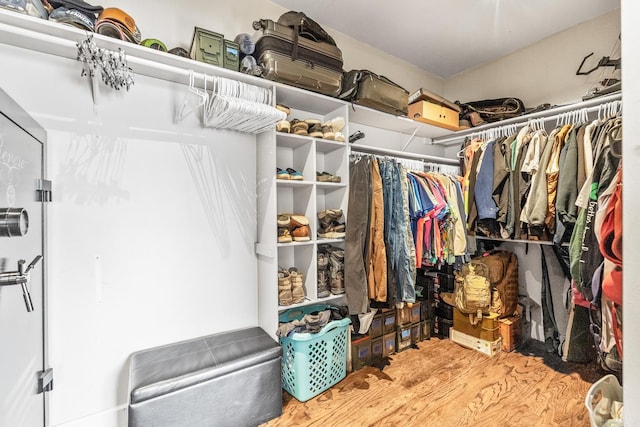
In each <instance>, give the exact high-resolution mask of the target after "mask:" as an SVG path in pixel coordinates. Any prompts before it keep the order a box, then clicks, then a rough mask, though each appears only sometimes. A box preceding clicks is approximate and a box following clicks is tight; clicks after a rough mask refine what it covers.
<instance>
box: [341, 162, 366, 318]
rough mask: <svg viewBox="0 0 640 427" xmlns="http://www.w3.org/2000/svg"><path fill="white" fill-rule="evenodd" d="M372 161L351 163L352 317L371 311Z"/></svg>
mask: <svg viewBox="0 0 640 427" xmlns="http://www.w3.org/2000/svg"><path fill="white" fill-rule="evenodd" d="M370 163H371V159H370V158H369V157H359V158H357V159H355V160H353V161H351V162H350V163H349V204H348V210H347V230H346V237H345V269H344V273H345V280H344V285H345V288H346V292H347V305H348V306H349V314H360V313H366V312H367V311H368V310H369V293H368V283H367V274H366V270H367V266H366V265H365V258H366V251H367V250H368V247H367V242H368V234H369V208H370V205H371V202H370V200H371V188H370V185H371V172H370V170H371V164H370Z"/></svg>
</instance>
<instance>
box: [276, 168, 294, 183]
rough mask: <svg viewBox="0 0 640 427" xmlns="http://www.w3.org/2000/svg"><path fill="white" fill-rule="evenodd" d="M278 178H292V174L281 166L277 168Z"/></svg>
mask: <svg viewBox="0 0 640 427" xmlns="http://www.w3.org/2000/svg"><path fill="white" fill-rule="evenodd" d="M276 178H277V179H287V180H288V179H291V175H289V172H287V171H283V170H282V169H280V168H276Z"/></svg>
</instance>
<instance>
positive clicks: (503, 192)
mask: <svg viewBox="0 0 640 427" xmlns="http://www.w3.org/2000/svg"><path fill="white" fill-rule="evenodd" d="M515 138H516V135H515V134H513V135H511V136H509V137H508V138H501V139H499V140H497V141H496V143H495V144H494V146H493V200H494V201H495V203H496V205H497V206H498V212H497V213H496V221H498V224H499V225H500V228H501V229H504V226H505V225H506V223H507V211H508V209H509V185H510V184H509V182H510V179H509V178H510V174H511V150H510V149H509V148H510V145H511V143H512V142H513V140H514V139H515Z"/></svg>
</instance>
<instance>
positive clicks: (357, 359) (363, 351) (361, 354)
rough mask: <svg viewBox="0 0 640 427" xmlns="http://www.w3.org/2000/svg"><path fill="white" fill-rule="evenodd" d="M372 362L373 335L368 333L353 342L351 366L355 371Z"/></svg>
mask: <svg viewBox="0 0 640 427" xmlns="http://www.w3.org/2000/svg"><path fill="white" fill-rule="evenodd" d="M370 364H371V337H370V336H368V335H364V336H361V337H360V338H358V339H356V340H354V341H352V342H351V366H352V367H353V370H354V371H357V370H359V369H362V368H363V367H365V366H369V365H370Z"/></svg>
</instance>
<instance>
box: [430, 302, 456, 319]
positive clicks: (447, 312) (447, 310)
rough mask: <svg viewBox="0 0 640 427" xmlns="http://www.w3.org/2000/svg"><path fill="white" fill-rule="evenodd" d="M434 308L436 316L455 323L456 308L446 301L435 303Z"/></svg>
mask: <svg viewBox="0 0 640 427" xmlns="http://www.w3.org/2000/svg"><path fill="white" fill-rule="evenodd" d="M434 307H435V314H436V316H438V317H440V318H442V319H447V320H451V321H453V310H454V307H453V306H452V305H449V304H447V303H446V302H444V301H435V303H434Z"/></svg>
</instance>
